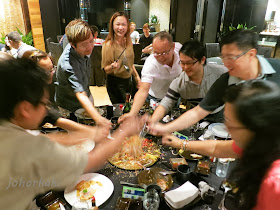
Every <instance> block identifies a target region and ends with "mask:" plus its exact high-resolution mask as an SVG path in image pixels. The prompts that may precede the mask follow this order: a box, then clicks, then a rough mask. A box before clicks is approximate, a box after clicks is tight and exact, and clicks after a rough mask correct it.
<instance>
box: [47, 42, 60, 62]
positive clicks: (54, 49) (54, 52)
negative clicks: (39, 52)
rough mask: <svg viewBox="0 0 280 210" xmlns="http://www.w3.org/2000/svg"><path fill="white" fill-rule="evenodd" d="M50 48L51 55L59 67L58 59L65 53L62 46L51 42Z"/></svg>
mask: <svg viewBox="0 0 280 210" xmlns="http://www.w3.org/2000/svg"><path fill="white" fill-rule="evenodd" d="M48 48H49V49H48V50H49V53H50V55H51V56H52V57H53V62H54V65H57V62H58V59H59V57H60V55H61V54H62V52H63V49H62V46H61V45H60V44H59V43H55V42H50V43H49V47H48Z"/></svg>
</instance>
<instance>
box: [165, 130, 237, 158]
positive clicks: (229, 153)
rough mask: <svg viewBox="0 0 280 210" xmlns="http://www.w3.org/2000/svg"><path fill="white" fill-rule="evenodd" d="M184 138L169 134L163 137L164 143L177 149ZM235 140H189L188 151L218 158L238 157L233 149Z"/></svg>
mask: <svg viewBox="0 0 280 210" xmlns="http://www.w3.org/2000/svg"><path fill="white" fill-rule="evenodd" d="M182 142H183V141H182V140H181V139H179V138H177V137H175V136H173V135H172V134H167V135H165V136H163V137H162V143H163V144H164V145H167V146H171V147H174V148H177V149H180V148H181V145H182ZM232 143H233V140H227V141H223V140H205V141H188V143H187V151H192V152H195V153H198V154H201V155H206V156H214V157H218V158H238V157H239V156H238V154H236V153H235V152H234V151H233V150H232Z"/></svg>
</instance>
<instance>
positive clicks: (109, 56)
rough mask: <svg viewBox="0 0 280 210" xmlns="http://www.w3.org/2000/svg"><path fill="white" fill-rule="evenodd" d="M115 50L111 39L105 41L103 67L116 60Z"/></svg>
mask: <svg viewBox="0 0 280 210" xmlns="http://www.w3.org/2000/svg"><path fill="white" fill-rule="evenodd" d="M109 49H110V50H109ZM113 52H114V50H113V49H112V47H111V48H110V41H108V42H105V43H103V45H102V60H101V68H104V67H105V66H108V65H110V64H111V63H113V62H114V55H113Z"/></svg>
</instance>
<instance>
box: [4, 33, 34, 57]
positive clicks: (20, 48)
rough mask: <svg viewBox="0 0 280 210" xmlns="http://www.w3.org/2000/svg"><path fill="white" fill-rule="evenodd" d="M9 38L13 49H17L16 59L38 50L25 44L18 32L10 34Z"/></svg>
mask: <svg viewBox="0 0 280 210" xmlns="http://www.w3.org/2000/svg"><path fill="white" fill-rule="evenodd" d="M7 37H8V40H9V43H10V45H11V47H12V48H14V49H17V54H16V55H15V57H16V58H21V57H22V56H23V54H24V53H25V52H26V51H28V50H36V48H35V47H32V46H30V45H28V44H25V43H24V42H23V41H22V39H21V36H20V34H19V33H18V32H17V31H13V32H10V33H9V34H8V35H7Z"/></svg>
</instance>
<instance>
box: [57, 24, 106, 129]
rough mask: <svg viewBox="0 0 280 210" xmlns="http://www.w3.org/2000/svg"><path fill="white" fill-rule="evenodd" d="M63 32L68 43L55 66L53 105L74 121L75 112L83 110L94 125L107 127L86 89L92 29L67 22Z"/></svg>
mask: <svg viewBox="0 0 280 210" xmlns="http://www.w3.org/2000/svg"><path fill="white" fill-rule="evenodd" d="M65 31H66V36H67V39H68V41H69V44H68V45H67V46H66V47H65V49H64V51H63V53H62V55H61V56H60V58H59V61H58V64H57V73H56V82H55V85H56V87H55V102H56V104H57V105H58V106H59V109H60V111H61V112H62V113H66V115H70V119H75V115H74V113H75V111H76V110H78V109H80V108H84V109H85V110H86V112H87V113H88V115H89V116H90V117H91V118H92V119H93V120H94V121H95V122H96V124H97V125H110V124H111V123H110V121H109V120H107V119H106V118H104V117H102V116H101V115H100V114H99V113H98V111H97V110H96V108H95V107H94V105H93V103H92V101H93V99H92V97H91V93H90V90H89V84H90V80H91V77H92V75H90V73H89V72H91V70H90V59H89V56H90V55H91V53H92V50H93V48H94V37H93V30H92V28H91V27H90V26H89V24H88V23H87V22H85V21H82V20H79V19H78V20H73V21H71V22H70V23H69V24H68V25H67V26H66V29H65Z"/></svg>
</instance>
